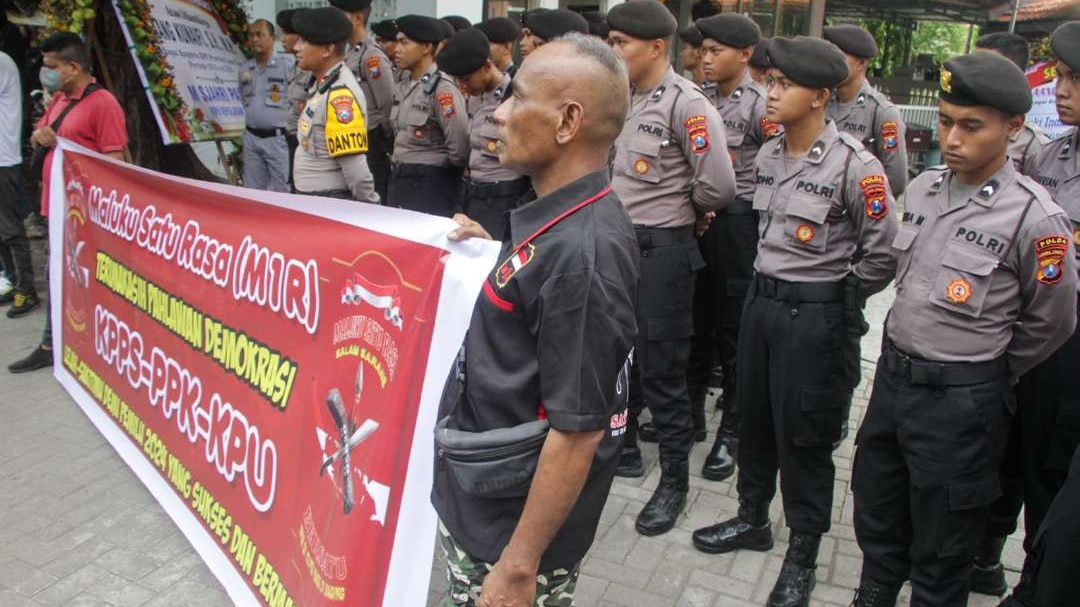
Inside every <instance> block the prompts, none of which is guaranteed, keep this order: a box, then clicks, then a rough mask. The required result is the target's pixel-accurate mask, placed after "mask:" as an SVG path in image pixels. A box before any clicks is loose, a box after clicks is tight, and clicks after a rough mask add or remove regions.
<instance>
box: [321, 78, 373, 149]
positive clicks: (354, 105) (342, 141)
mask: <svg viewBox="0 0 1080 607" xmlns="http://www.w3.org/2000/svg"><path fill="white" fill-rule="evenodd" d="M367 149H368V133H367V125H366V124H364V114H363V113H362V112H361V111H360V104H359V103H358V102H357V101H356V96H355V95H353V93H352V91H351V90H349V89H348V88H347V87H338V88H335V89H332V90H331V91H330V94H329V95H327V96H326V150H327V151H328V152H329V153H330V157H331V158H337V157H338V156H346V155H349V154H362V153H364V152H367Z"/></svg>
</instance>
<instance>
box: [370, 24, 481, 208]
mask: <svg viewBox="0 0 1080 607" xmlns="http://www.w3.org/2000/svg"><path fill="white" fill-rule="evenodd" d="M444 24H445V22H444V21H440V20H439V19H434V18H432V17H422V16H420V15H406V16H404V17H401V18H400V19H398V20H397V26H398V48H397V57H396V61H397V64H398V67H401V68H402V69H406V70H409V74H410V80H409V82H407V83H406V84H405V86H404V87H403V88H402V89H401V93H400V95H401V99H400V101H399V102H398V104H397V106H396V107H395V110H394V117H393V119H394V125H395V129H396V133H397V135H396V136H395V137H394V156H393V160H394V174H393V177H392V178H391V180H390V194H389V198H388V200H389V204H390V205H393V206H396V207H402V208H405V209H410V210H413V211H421V212H424V213H432V214H435V215H443V216H445V217H449V216H450V215H451V214H452V213H453V211H454V208H455V205H457V204H458V203H459V197H460V195H461V173H462V171H463V170H464V168H465V167H466V166H467V165H468V162H469V121H468V118H467V117H466V115H465V101H464V99H462V97H461V91H459V90H458V88H457V86H456V85H455V84H454V83H453V82H452V81H451V79H450V77H449V76H447V75H445V74H443V73H442V72H440V71H439V69H438V66H437V65H436V64H435V46H436V45H437V44H438V43H439V42H441V41H442V40H443V38H444V36H445V30H443V25H444Z"/></svg>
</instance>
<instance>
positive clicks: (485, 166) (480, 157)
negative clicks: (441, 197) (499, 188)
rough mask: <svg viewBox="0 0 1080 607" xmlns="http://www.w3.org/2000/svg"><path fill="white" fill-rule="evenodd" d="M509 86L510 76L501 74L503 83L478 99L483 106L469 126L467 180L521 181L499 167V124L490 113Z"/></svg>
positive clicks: (474, 115) (478, 109)
mask: <svg viewBox="0 0 1080 607" xmlns="http://www.w3.org/2000/svg"><path fill="white" fill-rule="evenodd" d="M508 86H510V76H509V75H508V74H503V78H502V81H501V82H500V83H499V86H497V87H496V88H495V90H494V91H491V92H490V93H484V94H483V95H481V96H480V97H477V99H480V100H481V102H482V103H481V105H480V106H479V107H478V108H476V113H475V114H473V117H472V120H471V121H470V123H469V145H470V147H471V149H472V151H471V152H470V153H469V178H470V179H472V180H473V181H479V182H484V183H494V182H498V181H513V180H515V179H519V178H521V175H519V174H517V173H515V172H513V171H511V170H510V169H507V168H506V167H504V166H503V165H501V164H499V151H498V147H497V143H498V139H499V125H498V123H496V122H495V117H494V116H493V114H494V113H495V109H496V108H498V107H499V104H500V103H502V102H503V95H504V94H505V93H506V88H507V87H508Z"/></svg>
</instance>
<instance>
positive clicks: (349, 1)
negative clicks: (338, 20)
mask: <svg viewBox="0 0 1080 607" xmlns="http://www.w3.org/2000/svg"><path fill="white" fill-rule="evenodd" d="M330 6H336V7H338V8H340V9H341V10H343V11H345V12H347V13H359V12H360V11H363V10H367V9H369V8H371V0H330Z"/></svg>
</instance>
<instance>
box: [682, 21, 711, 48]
mask: <svg viewBox="0 0 1080 607" xmlns="http://www.w3.org/2000/svg"><path fill="white" fill-rule="evenodd" d="M679 39H680V40H682V41H683V42H685V43H687V44H692V45H694V46H701V43H702V42H704V41H705V37H704V36H702V35H701V30H699V29H698V28H697V26H696V25H688V26H686V27H680V28H679Z"/></svg>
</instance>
